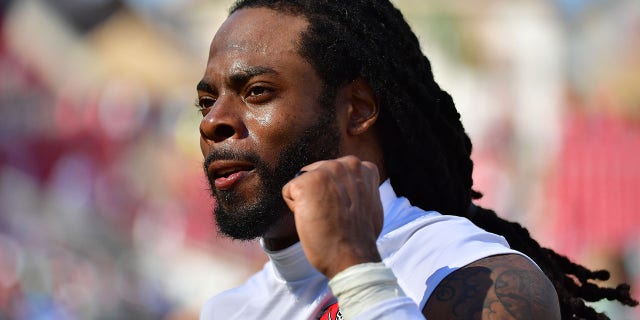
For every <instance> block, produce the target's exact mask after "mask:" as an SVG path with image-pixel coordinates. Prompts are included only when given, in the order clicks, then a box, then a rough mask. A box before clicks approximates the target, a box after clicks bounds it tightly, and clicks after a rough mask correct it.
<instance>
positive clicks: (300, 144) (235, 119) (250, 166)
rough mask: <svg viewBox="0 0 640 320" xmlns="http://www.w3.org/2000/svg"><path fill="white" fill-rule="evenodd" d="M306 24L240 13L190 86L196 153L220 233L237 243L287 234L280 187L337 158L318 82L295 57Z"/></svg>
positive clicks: (267, 13)
mask: <svg viewBox="0 0 640 320" xmlns="http://www.w3.org/2000/svg"><path fill="white" fill-rule="evenodd" d="M306 26H307V23H306V20H304V19H303V18H300V17H292V16H288V15H282V14H279V13H277V12H275V11H273V10H269V9H243V10H239V11H237V12H235V13H234V14H233V15H231V16H230V17H229V18H228V19H227V21H225V23H224V24H223V25H222V26H221V27H220V29H219V30H218V32H217V34H216V36H215V37H214V39H213V42H212V44H211V48H210V53H209V61H208V64H207V68H206V72H205V75H204V78H203V80H202V81H201V82H200V83H199V84H198V96H199V98H198V99H199V105H200V107H201V109H202V113H203V116H204V117H203V119H202V122H201V124H200V148H201V150H202V153H203V155H204V156H205V170H206V172H207V177H208V179H209V182H210V185H211V190H212V194H213V196H214V197H215V198H216V203H217V206H216V209H215V210H216V221H217V223H218V227H219V229H220V231H221V232H223V233H225V234H227V235H229V236H231V237H233V238H237V239H252V238H255V237H258V236H262V235H265V234H269V233H271V234H270V236H291V235H292V234H295V228H294V227H293V226H292V225H291V224H283V223H279V222H281V221H280V220H282V217H283V216H289V215H286V213H287V212H288V209H287V206H286V204H285V203H284V201H283V199H282V196H281V189H282V186H284V184H285V183H286V182H287V181H289V180H290V179H291V178H293V176H294V174H295V173H296V172H297V171H298V170H299V169H300V168H301V167H302V166H304V165H306V164H309V163H311V162H314V161H317V160H321V159H327V158H335V157H337V156H338V141H339V134H338V130H337V128H336V125H335V119H334V118H335V115H334V112H332V111H331V110H332V108H331V107H330V106H323V105H321V104H320V103H319V97H320V95H321V94H322V93H323V92H322V81H321V80H320V79H319V78H318V76H317V75H316V72H315V70H314V69H313V68H312V66H311V65H309V64H308V63H307V62H306V61H305V60H304V59H303V58H302V57H301V56H300V55H299V54H298V49H297V47H296V42H297V41H298V40H299V38H300V33H301V32H302V31H303V30H305V29H306Z"/></svg>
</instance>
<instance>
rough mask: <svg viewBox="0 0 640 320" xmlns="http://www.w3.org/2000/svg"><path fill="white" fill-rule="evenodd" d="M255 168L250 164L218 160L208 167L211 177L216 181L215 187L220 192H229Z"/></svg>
mask: <svg viewBox="0 0 640 320" xmlns="http://www.w3.org/2000/svg"><path fill="white" fill-rule="evenodd" d="M253 170H254V166H253V165H252V164H250V163H246V162H239V161H230V160H218V161H215V162H213V163H211V165H209V167H208V170H207V171H208V173H209V177H212V178H213V180H214V186H215V188H216V189H218V190H229V189H231V188H233V187H234V186H235V185H236V184H237V183H238V182H240V180H242V179H243V178H245V177H247V176H248V175H249V174H250V173H251V172H253Z"/></svg>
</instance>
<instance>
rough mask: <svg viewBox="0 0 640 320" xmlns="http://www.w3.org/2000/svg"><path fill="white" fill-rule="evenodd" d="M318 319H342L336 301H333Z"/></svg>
mask: <svg viewBox="0 0 640 320" xmlns="http://www.w3.org/2000/svg"><path fill="white" fill-rule="evenodd" d="M319 320H343V319H342V313H340V308H339V307H338V303H337V302H336V303H334V304H332V305H330V306H329V307H328V308H327V309H326V310H325V311H324V313H323V314H322V316H320V319H319Z"/></svg>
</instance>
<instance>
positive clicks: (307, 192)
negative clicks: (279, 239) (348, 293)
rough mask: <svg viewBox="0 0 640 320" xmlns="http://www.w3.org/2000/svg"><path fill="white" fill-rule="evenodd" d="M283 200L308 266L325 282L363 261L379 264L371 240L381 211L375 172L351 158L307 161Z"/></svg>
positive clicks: (379, 224) (373, 167)
mask: <svg viewBox="0 0 640 320" xmlns="http://www.w3.org/2000/svg"><path fill="white" fill-rule="evenodd" d="M302 170H303V171H306V173H305V174H303V175H300V176H298V177H296V178H294V179H293V180H291V181H289V183H287V184H286V185H285V186H284V187H283V189H282V196H283V197H284V200H285V202H286V203H287V205H288V206H289V208H290V209H291V211H292V212H293V215H294V219H295V224H296V229H297V233H298V236H299V238H300V242H301V244H302V248H303V249H304V252H305V254H306V256H307V259H309V262H311V264H312V265H313V266H314V267H315V268H316V269H318V270H319V271H320V272H322V273H323V274H324V275H325V276H327V277H328V278H329V279H331V278H333V276H334V275H336V274H337V273H338V272H340V271H342V270H344V269H346V268H348V267H350V266H353V265H356V264H360V263H365V262H379V261H381V259H380V254H379V253H378V249H377V247H376V239H377V238H378V236H379V235H380V232H381V230H382V222H383V212H382V204H381V202H380V196H379V193H378V186H379V184H380V178H379V175H378V168H377V167H376V165H375V164H373V163H371V162H368V161H361V160H360V159H358V158H357V157H355V156H346V157H342V158H339V159H335V160H326V161H319V162H315V163H312V164H310V165H308V166H305V167H304V168H302Z"/></svg>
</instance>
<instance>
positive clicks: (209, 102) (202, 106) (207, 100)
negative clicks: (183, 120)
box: [195, 97, 216, 115]
mask: <svg viewBox="0 0 640 320" xmlns="http://www.w3.org/2000/svg"><path fill="white" fill-rule="evenodd" d="M214 103H216V99H213V98H211V97H201V98H197V99H196V103H195V107H196V109H198V111H199V112H202V115H206V114H207V112H208V111H207V110H209V108H211V107H213V104H214Z"/></svg>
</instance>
